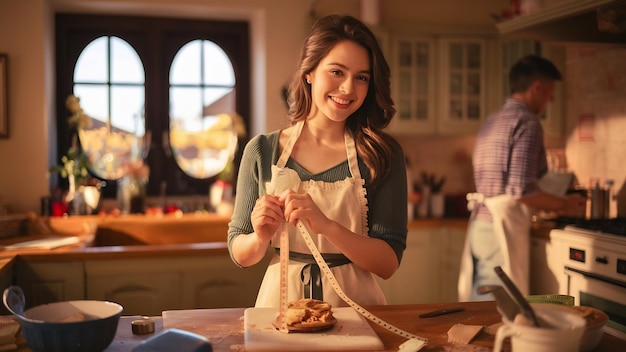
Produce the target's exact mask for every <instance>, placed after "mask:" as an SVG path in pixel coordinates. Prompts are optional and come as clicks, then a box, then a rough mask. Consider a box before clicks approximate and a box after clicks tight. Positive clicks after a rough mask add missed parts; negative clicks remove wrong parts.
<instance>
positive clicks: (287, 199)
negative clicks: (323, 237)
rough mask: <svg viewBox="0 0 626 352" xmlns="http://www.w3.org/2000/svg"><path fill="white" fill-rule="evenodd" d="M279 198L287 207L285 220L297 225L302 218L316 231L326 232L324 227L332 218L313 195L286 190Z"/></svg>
mask: <svg viewBox="0 0 626 352" xmlns="http://www.w3.org/2000/svg"><path fill="white" fill-rule="evenodd" d="M279 199H280V201H282V202H283V204H284V207H285V210H284V214H285V221H287V222H289V223H290V224H292V225H294V226H295V225H296V223H297V222H298V220H302V221H303V222H305V223H306V224H307V226H308V227H309V229H311V230H312V231H313V232H314V233H324V230H323V229H324V228H325V227H326V226H328V224H329V222H330V219H328V217H326V215H324V213H322V211H321V210H320V208H318V206H317V204H315V202H314V201H313V199H311V196H309V195H308V194H306V193H304V194H299V193H294V192H293V191H285V192H283V193H282V194H281V195H280V197H279Z"/></svg>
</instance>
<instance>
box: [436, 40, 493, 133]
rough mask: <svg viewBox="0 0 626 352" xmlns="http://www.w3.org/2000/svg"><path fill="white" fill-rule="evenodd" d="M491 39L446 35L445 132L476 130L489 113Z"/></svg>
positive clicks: (443, 54)
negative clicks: (488, 55) (488, 51)
mask: <svg viewBox="0 0 626 352" xmlns="http://www.w3.org/2000/svg"><path fill="white" fill-rule="evenodd" d="M486 51H487V42H486V40H485V39H482V38H443V39H441V45H440V62H441V70H440V72H441V74H440V82H441V84H440V89H439V97H440V99H441V104H440V107H441V113H440V114H439V119H438V121H437V122H438V130H439V131H440V132H441V133H443V134H460V133H467V132H468V131H476V130H478V128H479V127H480V123H481V120H482V119H483V117H484V116H485V115H486V113H487V103H486V95H487V91H486V86H487V53H486Z"/></svg>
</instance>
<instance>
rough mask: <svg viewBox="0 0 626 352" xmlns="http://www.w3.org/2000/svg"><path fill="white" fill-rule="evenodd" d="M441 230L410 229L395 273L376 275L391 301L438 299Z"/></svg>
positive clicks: (389, 302) (409, 302)
mask: <svg viewBox="0 0 626 352" xmlns="http://www.w3.org/2000/svg"><path fill="white" fill-rule="evenodd" d="M439 242H440V241H439V229H438V228H435V227H433V228H419V229H409V233H408V235H407V245H406V250H405V251H404V254H403V256H402V263H400V268H398V270H397V271H396V273H395V274H394V275H393V276H392V277H391V278H390V279H388V280H382V279H380V278H378V277H377V279H378V283H379V284H380V286H381V288H382V290H383V292H384V293H385V297H386V298H387V303H388V304H412V303H432V302H437V300H438V295H439V285H438V280H439V279H440V278H439V271H438V266H439V264H438V260H439Z"/></svg>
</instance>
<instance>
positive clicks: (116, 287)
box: [85, 258, 182, 315]
mask: <svg viewBox="0 0 626 352" xmlns="http://www.w3.org/2000/svg"><path fill="white" fill-rule="evenodd" d="M181 264H182V263H181ZM85 270H86V273H85V274H86V275H85V276H86V277H87V299H96V300H107V301H113V302H116V303H119V304H121V305H122V306H123V307H124V314H126V315H160V314H161V311H163V310H166V309H175V308H177V307H179V306H180V297H181V290H182V287H181V285H180V278H179V271H180V270H181V267H180V264H179V263H177V260H176V258H167V259H158V260H157V259H115V260H89V261H87V262H86V265H85Z"/></svg>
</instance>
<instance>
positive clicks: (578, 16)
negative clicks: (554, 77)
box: [497, 0, 626, 44]
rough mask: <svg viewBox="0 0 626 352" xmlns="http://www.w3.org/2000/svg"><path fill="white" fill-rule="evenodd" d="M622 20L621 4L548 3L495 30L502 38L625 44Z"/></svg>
mask: <svg viewBox="0 0 626 352" xmlns="http://www.w3.org/2000/svg"><path fill="white" fill-rule="evenodd" d="M625 17H626V1H624V0H560V1H557V0H551V1H544V6H543V7H542V8H541V9H539V10H537V11H535V12H532V13H529V14H526V15H523V16H518V17H515V18H513V19H511V20H507V21H503V22H501V23H499V24H497V29H498V32H499V33H500V34H501V35H503V36H507V37H517V38H527V39H534V40H538V41H542V42H585V43H616V44H626V20H625Z"/></svg>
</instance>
